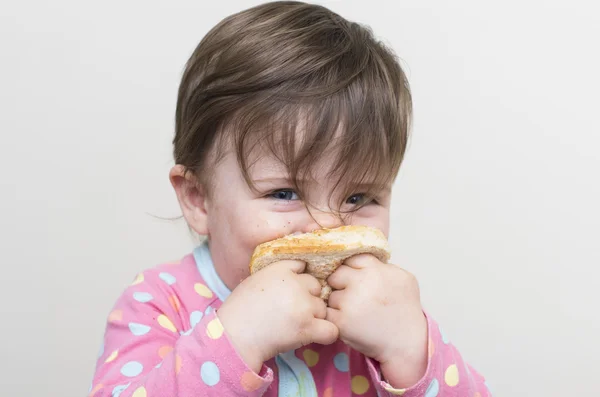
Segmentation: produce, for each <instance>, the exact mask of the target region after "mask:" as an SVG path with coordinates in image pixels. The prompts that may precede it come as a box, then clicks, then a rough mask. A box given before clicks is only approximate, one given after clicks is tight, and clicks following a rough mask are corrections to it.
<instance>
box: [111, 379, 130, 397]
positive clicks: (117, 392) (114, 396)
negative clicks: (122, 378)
mask: <svg viewBox="0 0 600 397" xmlns="http://www.w3.org/2000/svg"><path fill="white" fill-rule="evenodd" d="M129 385H131V382H130V383H128V384H126V385H119V386H115V388H114V389H113V390H112V397H119V396H120V395H121V393H123V392H124V391H125V390H127V388H128V387H129Z"/></svg>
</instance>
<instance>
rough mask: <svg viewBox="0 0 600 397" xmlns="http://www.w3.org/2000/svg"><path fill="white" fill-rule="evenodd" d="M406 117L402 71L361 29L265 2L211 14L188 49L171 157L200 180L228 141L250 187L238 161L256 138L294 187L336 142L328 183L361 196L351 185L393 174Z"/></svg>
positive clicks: (300, 6)
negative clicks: (218, 17)
mask: <svg viewBox="0 0 600 397" xmlns="http://www.w3.org/2000/svg"><path fill="white" fill-rule="evenodd" d="M411 117H412V101H411V94H410V88H409V84H408V81H407V79H406V76H405V74H404V72H403V71H402V69H401V67H400V65H399V63H398V60H397V58H396V56H395V55H394V53H393V52H392V51H391V50H390V49H388V48H386V46H384V45H383V44H382V43H381V42H379V41H377V40H376V39H375V38H374V37H373V34H372V32H371V30H370V29H369V28H368V27H365V26H362V25H359V24H357V23H353V22H350V21H348V20H346V19H344V18H342V17H340V16H339V15H337V14H336V13H334V12H332V11H330V10H328V9H327V8H325V7H322V6H319V5H313V4H306V3H302V2H296V1H277V2H270V3H266V4H262V5H259V6H256V7H253V8H250V9H247V10H245V11H242V12H239V13H236V14H234V15H231V16H229V17H227V18H225V19H224V20H222V21H221V22H220V23H219V24H217V25H216V26H215V27H214V28H213V29H211V30H210V31H209V32H208V34H207V35H206V36H205V37H204V38H203V39H202V41H201V42H200V43H199V45H198V46H197V48H196V49H195V51H194V52H193V54H192V55H191V57H190V59H189V60H188V62H187V65H186V69H185V72H184V74H183V77H182V81H181V85H180V88H179V93H178V101H177V111H176V133H175V138H174V141H173V143H174V157H175V162H176V163H177V164H181V165H183V166H184V167H185V168H186V170H188V171H190V172H193V173H194V175H195V176H196V177H197V178H198V179H199V180H200V181H201V182H203V183H208V182H209V180H210V169H211V168H212V167H213V166H214V163H213V161H218V159H219V158H220V157H221V156H222V155H223V154H224V151H225V150H226V147H227V146H226V145H231V146H232V147H233V150H234V152H235V154H236V156H237V160H238V163H239V165H240V168H241V170H242V173H243V175H244V178H245V179H246V181H247V183H248V185H249V186H250V187H251V188H253V185H252V181H251V180H250V178H249V175H248V168H249V166H251V164H249V161H248V159H249V155H250V154H251V153H252V154H254V153H256V151H255V150H254V149H255V148H256V145H261V146H264V147H266V148H268V149H270V151H271V152H272V154H273V155H275V156H276V157H277V158H278V159H279V160H280V161H282V163H283V164H284V165H285V166H286V167H287V170H288V171H289V175H290V181H291V183H292V184H293V185H294V186H293V187H294V188H296V189H297V190H298V193H299V194H300V196H302V193H301V192H302V184H303V182H302V181H305V180H307V179H310V175H311V167H313V166H314V165H316V164H318V160H319V159H320V158H322V156H323V155H325V152H326V150H328V149H330V148H331V147H333V146H335V149H336V150H335V152H334V153H336V157H335V158H334V167H333V169H332V170H331V174H330V175H329V177H333V178H335V179H334V180H335V181H337V183H335V184H334V186H333V190H332V191H334V190H336V189H342V190H343V193H344V194H343V195H340V196H341V197H347V196H349V195H350V194H353V193H366V194H369V193H370V192H356V191H353V189H354V188H355V186H356V184H360V183H368V184H369V185H370V186H372V187H373V189H379V188H382V187H384V186H389V185H390V184H391V183H392V182H393V181H394V179H395V178H396V176H397V173H398V171H399V168H400V165H401V163H402V159H403V157H404V152H405V149H406V145H407V139H408V132H409V129H410V120H411ZM299 131H301V133H299ZM213 154H214V155H215V157H213V156H212V155H213ZM342 203H343V202H341V203H340V206H341V204H342Z"/></svg>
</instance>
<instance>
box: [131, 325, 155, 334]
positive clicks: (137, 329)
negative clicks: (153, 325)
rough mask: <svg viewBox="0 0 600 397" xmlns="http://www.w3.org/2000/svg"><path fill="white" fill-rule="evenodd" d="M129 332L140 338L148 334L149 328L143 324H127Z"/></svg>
mask: <svg viewBox="0 0 600 397" xmlns="http://www.w3.org/2000/svg"><path fill="white" fill-rule="evenodd" d="M129 330H130V331H131V333H132V334H134V335H135V336H141V335H146V334H147V333H148V332H150V327H149V326H148V325H144V324H138V323H129Z"/></svg>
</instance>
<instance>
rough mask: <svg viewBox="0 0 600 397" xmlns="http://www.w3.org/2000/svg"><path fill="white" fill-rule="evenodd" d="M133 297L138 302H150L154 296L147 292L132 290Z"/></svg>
mask: <svg viewBox="0 0 600 397" xmlns="http://www.w3.org/2000/svg"><path fill="white" fill-rule="evenodd" d="M133 299H135V300H136V301H138V302H140V303H146V302H150V301H151V300H152V299H154V297H153V296H152V295H150V294H149V293H147V292H134V293H133Z"/></svg>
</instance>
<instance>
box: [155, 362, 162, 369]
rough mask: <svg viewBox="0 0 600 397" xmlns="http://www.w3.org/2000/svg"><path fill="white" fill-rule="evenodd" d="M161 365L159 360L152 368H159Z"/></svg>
mask: <svg viewBox="0 0 600 397" xmlns="http://www.w3.org/2000/svg"><path fill="white" fill-rule="evenodd" d="M161 365H162V361H161V362H159V363H158V364H156V367H154V368H160V366H161Z"/></svg>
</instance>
